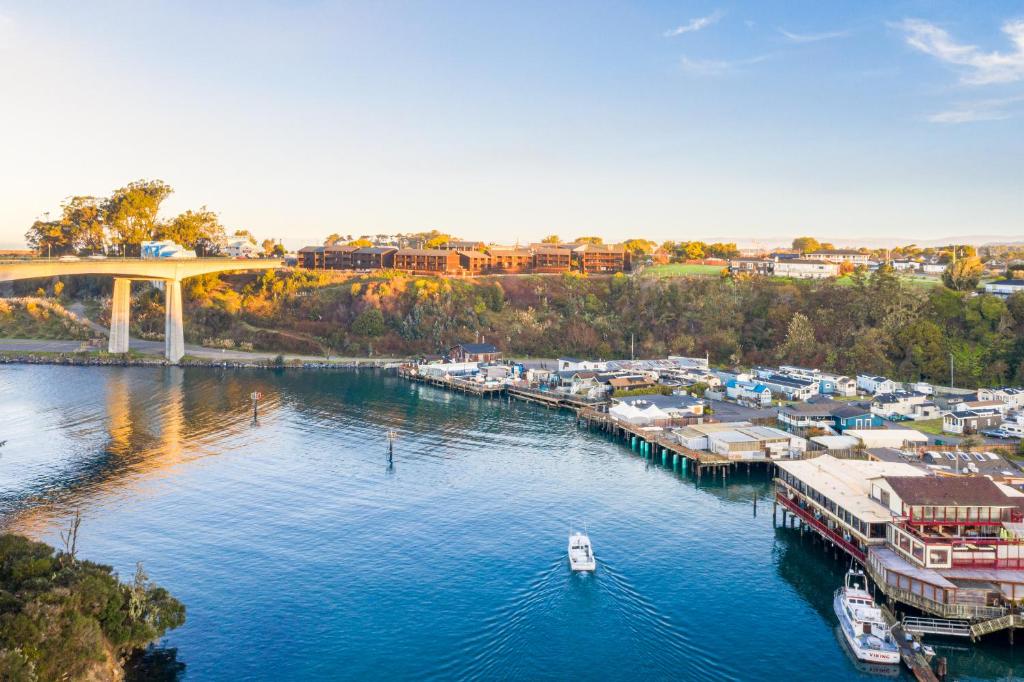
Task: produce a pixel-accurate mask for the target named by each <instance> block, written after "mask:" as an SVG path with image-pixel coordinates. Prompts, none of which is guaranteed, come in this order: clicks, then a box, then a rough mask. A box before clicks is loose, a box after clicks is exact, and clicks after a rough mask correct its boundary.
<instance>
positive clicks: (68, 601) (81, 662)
mask: <svg viewBox="0 0 1024 682" xmlns="http://www.w3.org/2000/svg"><path fill="white" fill-rule="evenodd" d="M71 547H72V548H71V549H69V550H67V551H57V550H55V549H54V548H53V547H50V546H48V545H46V544H44V543H41V542H34V541H32V540H29V539H28V538H25V537H22V536H19V535H12V534H4V535H0V679H3V680H12V681H16V682H32V681H33V680H65V679H73V680H79V679H93V680H108V679H120V678H121V677H122V661H123V659H124V657H125V656H127V655H129V654H131V653H132V652H134V651H136V650H138V649H141V648H143V647H145V646H146V645H147V644H149V643H150V642H153V641H155V640H156V639H158V638H159V637H161V636H163V634H164V633H165V632H166V631H167V630H170V629H173V628H176V627H178V626H180V625H182V624H183V623H184V622H185V607H184V606H183V605H182V604H181V602H179V601H178V600H176V599H175V598H174V597H172V596H171V595H170V594H169V593H168V592H167V591H166V590H165V589H163V588H161V587H157V586H156V585H153V584H152V583H151V582H149V579H148V578H147V576H146V574H145V573H144V572H143V570H142V567H141V565H139V567H138V569H137V571H136V574H135V577H134V579H133V580H132V582H131V583H122V582H120V580H119V579H118V577H117V575H116V574H115V573H114V572H113V569H112V568H111V567H109V566H103V565H100V564H95V563H92V562H91V561H83V560H80V559H78V558H76V557H75V554H74V550H73V544H72V545H71Z"/></svg>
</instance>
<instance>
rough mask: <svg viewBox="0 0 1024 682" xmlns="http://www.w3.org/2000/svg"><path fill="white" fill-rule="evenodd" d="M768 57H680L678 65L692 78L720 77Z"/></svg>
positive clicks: (763, 55) (764, 55)
mask: <svg viewBox="0 0 1024 682" xmlns="http://www.w3.org/2000/svg"><path fill="white" fill-rule="evenodd" d="M768 57H769V55H766V54H762V55H758V56H756V57H749V58H747V59H732V60H725V59H690V58H689V57H682V58H680V60H679V65H680V66H681V67H682V69H683V71H685V72H686V73H689V74H692V75H694V76H722V75H725V74H729V73H735V72H736V71H739V70H740V69H741V68H742V67H744V66H749V65H751V64H757V63H759V62H763V61H765V60H766V59H768Z"/></svg>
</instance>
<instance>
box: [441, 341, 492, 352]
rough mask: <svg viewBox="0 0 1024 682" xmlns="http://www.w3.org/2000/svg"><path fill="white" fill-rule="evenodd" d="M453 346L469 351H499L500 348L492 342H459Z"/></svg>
mask: <svg viewBox="0 0 1024 682" xmlns="http://www.w3.org/2000/svg"><path fill="white" fill-rule="evenodd" d="M452 348H461V349H462V350H464V351H466V352H467V353H497V352H498V348H497V346H495V345H494V344H491V343H457V344H455V345H454V346H452Z"/></svg>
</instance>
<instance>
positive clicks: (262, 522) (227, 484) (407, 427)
mask: <svg viewBox="0 0 1024 682" xmlns="http://www.w3.org/2000/svg"><path fill="white" fill-rule="evenodd" d="M254 390H258V391H261V392H262V393H263V395H264V397H265V399H264V404H263V408H262V412H261V416H260V422H259V425H257V426H254V425H252V424H251V419H250V412H249V399H248V396H249V394H250V393H251V392H252V391H254ZM389 429H394V430H396V431H397V432H398V434H399V436H398V440H397V442H396V458H395V464H394V466H393V467H389V466H388V465H387V458H386V450H387V441H386V437H385V434H386V432H387V431H388V430H389ZM0 440H7V441H8V442H7V445H6V446H5V447H4V448H3V449H2V451H0V518H2V520H3V525H4V526H5V527H7V528H9V529H14V530H17V531H20V532H24V533H27V534H30V535H32V536H35V537H38V538H41V539H44V540H46V541H48V542H51V543H56V542H57V541H58V535H57V534H58V531H59V529H60V528H62V527H63V526H64V525H65V524H66V523H67V520H68V517H69V516H70V515H71V514H72V513H73V511H74V510H75V509H80V510H81V512H82V516H83V523H82V530H81V534H80V538H79V547H80V554H81V555H82V556H85V557H87V558H90V559H94V560H96V561H100V562H104V563H111V564H113V565H114V566H115V567H116V568H117V570H118V571H119V572H120V573H121V574H122V575H124V576H129V575H131V574H132V572H133V571H134V566H135V562H136V561H143V562H144V564H145V567H146V570H147V572H148V573H149V575H150V576H151V578H152V579H153V580H154V581H156V582H158V583H160V584H162V585H164V586H166V587H167V588H169V589H170V590H171V592H172V593H173V594H175V595H176V596H177V597H179V598H180V599H181V600H182V601H184V602H185V603H186V604H187V606H188V622H187V624H186V625H185V626H184V627H183V628H181V629H179V630H176V631H174V632H172V633H170V635H169V636H168V637H167V638H166V640H165V641H164V642H162V643H161V650H160V652H158V653H160V654H161V655H162V656H163V657H164V658H165V659H171V658H173V657H176V659H177V661H179V662H180V663H183V664H184V665H185V668H184V672H183V673H182V675H183V676H184V677H185V678H186V679H193V680H239V679H287V680H291V679H411V678H416V679H421V678H424V677H427V678H438V679H445V678H477V679H530V680H537V679H561V680H564V679H570V678H593V679H602V680H605V679H606V680H626V679H670V678H671V679H684V680H705V679H706V680H721V679H765V680H768V679H773V680H777V679H786V680H788V681H796V680H823V679H828V680H847V679H871V677H870V676H869V675H868V674H866V673H865V672H864V671H862V670H859V669H858V668H857V667H856V666H855V665H854V664H853V662H852V661H851V660H850V658H849V656H848V655H846V654H845V653H844V651H843V649H842V648H841V646H840V644H839V642H838V641H837V639H836V634H835V632H834V628H835V627H836V620H835V617H834V616H833V614H832V609H831V595H832V591H833V590H834V589H835V587H836V586H837V585H838V584H839V583H840V582H841V580H842V572H843V566H842V562H840V561H835V560H833V559H832V557H831V555H830V554H827V553H825V552H823V551H822V549H821V546H820V545H817V544H815V543H813V542H811V541H810V539H809V538H804V539H802V540H801V538H800V536H799V534H798V533H797V532H796V531H793V530H783V529H781V528H779V529H774V528H773V525H772V518H771V517H772V515H771V495H770V486H769V483H768V481H767V479H766V478H765V477H764V476H763V475H762V476H760V477H758V476H754V477H752V478H748V477H746V476H745V475H743V474H740V475H739V476H736V477H734V478H733V479H732V480H731V481H730V482H729V484H728V485H727V486H726V485H723V484H722V483H721V482H720V481H718V482H711V481H707V480H705V481H702V483H701V485H700V486H697V485H696V484H695V482H694V481H693V480H692V479H689V478H687V477H685V476H684V475H681V474H680V473H679V472H673V471H672V470H671V468H670V467H669V468H665V467H662V466H660V465H658V464H655V463H651V462H649V461H647V460H645V459H644V458H643V457H640V456H638V455H636V454H634V453H632V452H630V451H629V449H628V448H625V447H623V446H622V445H621V444H618V443H616V442H612V441H610V440H607V439H605V438H603V437H602V436H600V435H598V434H593V433H588V432H586V431H585V430H577V428H576V427H575V425H574V423H573V420H572V418H571V417H570V416H567V415H565V414H558V413H554V412H550V411H546V410H544V409H541V408H537V407H533V406H529V405H524V404H520V403H513V404H511V405H509V404H507V403H503V402H501V401H486V400H480V399H478V398H475V397H466V396H460V395H452V394H448V393H446V392H443V391H441V390H439V389H435V388H431V387H425V386H419V385H411V384H408V383H406V382H404V381H401V380H399V379H397V378H395V377H392V376H389V375H386V374H382V373H377V372H369V371H367V372H359V373H357V372H349V373H341V372H338V373H314V372H287V373H278V374H274V373H270V372H242V371H219V370H203V369H196V370H182V369H176V368H175V369H150V368H76V367H67V368H65V367H4V368H0ZM754 497H757V498H758V500H759V505H758V514H757V515H756V516H755V514H754V508H753V504H752V500H753V498H754ZM574 522H575V523H578V524H582V523H586V524H587V525H588V527H589V529H590V534H591V538H592V540H593V542H594V544H595V550H596V553H597V556H598V562H599V565H598V570H597V572H596V574H594V575H590V576H581V575H573V574H572V573H570V571H569V570H568V564H567V560H566V557H565V544H566V538H567V534H568V529H569V526H570V524H571V523H574ZM1002 642H1003V640H999V641H996V642H992V643H989V644H987V645H985V646H983V647H980V648H978V649H969V648H967V647H966V646H964V645H962V644H958V643H953V644H952V646H951V647H946V648H944V649H943V651H942V653H944V654H946V655H947V656H949V657H950V667H951V671H952V672H953V673H954V676H955V677H957V678H960V679H1008V678H1012V677H1014V675H1015V672H1016V671H1017V669H1018V666H1019V664H1018V663H1017V662H1015V658H1014V654H1013V650H1012V649H1010V648H1009V647H1008V646H1006V645H1005V644H1003V643H1002ZM1020 667H1024V666H1020Z"/></svg>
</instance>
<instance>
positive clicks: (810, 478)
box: [778, 455, 925, 523]
mask: <svg viewBox="0 0 1024 682" xmlns="http://www.w3.org/2000/svg"><path fill="white" fill-rule="evenodd" d="M778 467H779V468H780V469H782V470H784V471H785V472H787V473H788V474H790V475H791V476H793V477H795V478H797V479H799V480H801V481H803V482H804V483H805V484H806V485H808V486H810V487H811V488H813V489H814V490H816V491H818V492H819V493H821V494H822V495H824V496H825V497H827V498H829V499H830V500H832V501H833V502H835V503H836V504H838V505H839V506H840V507H842V508H843V509H846V510H847V511H849V512H851V513H853V514H854V515H855V516H857V518H859V519H860V520H861V521H866V522H867V523H884V522H887V521H891V520H892V512H890V511H889V509H888V508H887V507H885V506H883V505H882V504H881V503H879V502H876V501H875V500H872V499H871V497H870V494H871V480H872V479H874V478H878V477H879V476H901V477H907V478H909V477H914V476H917V477H920V476H924V475H925V472H923V471H921V470H919V469H916V468H915V467H912V466H911V465H909V464H905V463H903V462H868V461H865V460H858V459H838V458H836V457H832V456H831V455H822V456H821V457H815V458H814V459H801V460H794V461H791V462H787V461H780V462H778Z"/></svg>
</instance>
